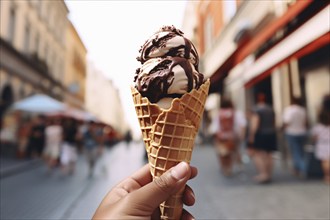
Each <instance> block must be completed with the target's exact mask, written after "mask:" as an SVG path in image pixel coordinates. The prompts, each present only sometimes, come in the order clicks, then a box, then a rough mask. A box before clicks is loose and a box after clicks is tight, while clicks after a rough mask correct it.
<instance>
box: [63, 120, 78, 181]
mask: <svg viewBox="0 0 330 220" xmlns="http://www.w3.org/2000/svg"><path fill="white" fill-rule="evenodd" d="M77 126H78V125H77V123H76V121H75V120H74V119H72V118H68V119H65V120H64V123H63V146H62V152H61V157H60V160H61V165H62V170H63V172H64V173H65V174H73V173H74V171H75V164H76V161H77V157H78V156H77V147H76V146H77V143H76V140H77V135H78V132H77V131H78V127H77Z"/></svg>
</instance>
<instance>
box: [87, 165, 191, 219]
mask: <svg viewBox="0 0 330 220" xmlns="http://www.w3.org/2000/svg"><path fill="white" fill-rule="evenodd" d="M196 175H197V168H195V167H192V166H189V165H188V164H187V163H186V162H181V163H179V164H178V165H176V166H175V167H173V168H171V169H170V170H168V171H167V172H166V173H164V174H163V175H162V176H160V177H159V178H157V179H156V181H152V176H151V174H150V170H149V165H148V164H147V165H145V166H144V167H142V168H141V169H140V170H138V171H137V172H135V173H134V174H133V175H131V176H130V177H128V178H126V179H125V180H123V181H122V182H120V183H119V184H118V185H116V186H115V187H114V188H112V190H111V191H110V192H109V193H108V194H107V195H106V196H105V198H104V199H103V201H102V202H101V204H100V205H99V207H98V209H97V210H96V212H95V214H94V216H93V220H96V219H159V216H160V211H159V208H158V206H159V205H160V204H161V203H162V202H163V201H165V200H167V199H168V198H169V197H170V196H171V195H174V194H175V193H177V192H178V191H179V190H180V189H182V188H183V187H184V186H185V184H186V182H187V181H188V179H192V178H194V177H195V176H196ZM182 199H183V203H184V204H186V205H188V206H191V205H193V204H194V203H195V196H194V192H193V191H192V189H191V188H190V187H189V186H187V185H186V186H185V190H184V193H183V197H182ZM181 219H185V220H191V219H194V218H193V216H192V215H191V214H190V213H189V212H187V211H186V210H183V212H182V218H181Z"/></svg>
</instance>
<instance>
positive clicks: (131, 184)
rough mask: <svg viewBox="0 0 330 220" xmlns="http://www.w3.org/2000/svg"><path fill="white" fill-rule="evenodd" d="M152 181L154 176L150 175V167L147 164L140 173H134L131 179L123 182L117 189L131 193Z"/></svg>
mask: <svg viewBox="0 0 330 220" xmlns="http://www.w3.org/2000/svg"><path fill="white" fill-rule="evenodd" d="M151 181H152V176H151V174H150V170H149V165H148V164H146V165H144V166H143V167H142V168H140V169H139V170H138V171H136V172H135V173H133V174H132V175H131V176H130V177H128V178H126V179H124V180H123V181H121V182H120V183H119V184H118V185H116V186H115V188H120V189H124V190H125V191H126V192H128V193H130V192H132V191H134V190H136V189H139V188H141V187H142V186H144V185H146V184H147V183H150V182H151Z"/></svg>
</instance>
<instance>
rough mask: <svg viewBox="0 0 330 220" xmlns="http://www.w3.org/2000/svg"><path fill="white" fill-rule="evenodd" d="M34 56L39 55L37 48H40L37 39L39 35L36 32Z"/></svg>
mask: <svg viewBox="0 0 330 220" xmlns="http://www.w3.org/2000/svg"><path fill="white" fill-rule="evenodd" d="M34 45H35V51H34V52H35V54H36V55H37V56H38V53H39V46H40V39H39V34H38V32H37V33H36V37H35V44H34Z"/></svg>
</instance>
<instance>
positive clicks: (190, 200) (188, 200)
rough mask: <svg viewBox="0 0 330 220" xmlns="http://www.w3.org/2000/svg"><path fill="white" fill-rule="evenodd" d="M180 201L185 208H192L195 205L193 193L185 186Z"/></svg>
mask: <svg viewBox="0 0 330 220" xmlns="http://www.w3.org/2000/svg"><path fill="white" fill-rule="evenodd" d="M182 201H183V203H184V204H185V205H187V206H192V205H194V204H195V194H194V191H193V190H192V189H191V188H190V186H188V185H186V187H185V189H184V192H183V197H182Z"/></svg>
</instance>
